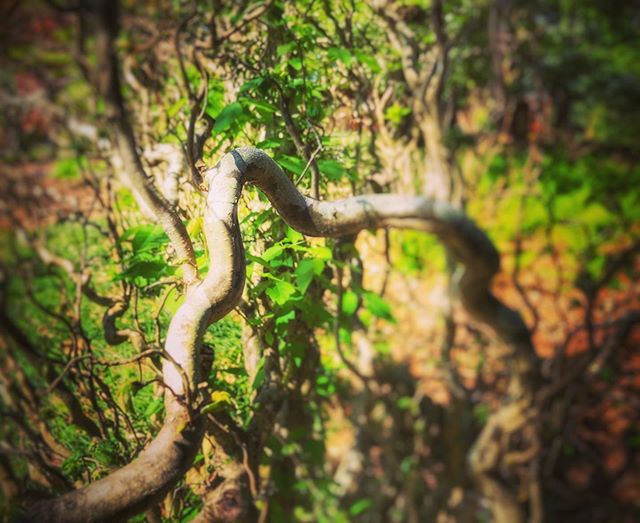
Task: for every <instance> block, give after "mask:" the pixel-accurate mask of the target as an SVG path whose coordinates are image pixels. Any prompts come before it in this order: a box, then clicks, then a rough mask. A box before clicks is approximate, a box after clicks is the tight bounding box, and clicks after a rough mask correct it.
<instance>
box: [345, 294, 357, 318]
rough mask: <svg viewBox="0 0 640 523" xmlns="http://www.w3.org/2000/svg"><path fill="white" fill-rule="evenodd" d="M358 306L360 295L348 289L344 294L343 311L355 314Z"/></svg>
mask: <svg viewBox="0 0 640 523" xmlns="http://www.w3.org/2000/svg"><path fill="white" fill-rule="evenodd" d="M357 308H358V295H357V294H356V293H355V292H353V291H347V292H345V293H344V294H343V295H342V312H344V313H345V314H353V313H354V312H356V309H357Z"/></svg>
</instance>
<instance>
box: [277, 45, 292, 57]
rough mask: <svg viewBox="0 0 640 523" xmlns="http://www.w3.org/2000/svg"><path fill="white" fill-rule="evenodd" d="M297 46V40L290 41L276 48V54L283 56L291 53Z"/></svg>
mask: <svg viewBox="0 0 640 523" xmlns="http://www.w3.org/2000/svg"><path fill="white" fill-rule="evenodd" d="M295 47H296V43H295V42H289V43H286V44H282V45H279V46H278V48H277V49H276V55H278V56H283V55H285V54H287V53H289V52H290V51H292V50H293V49H295Z"/></svg>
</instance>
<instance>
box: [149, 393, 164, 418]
mask: <svg viewBox="0 0 640 523" xmlns="http://www.w3.org/2000/svg"><path fill="white" fill-rule="evenodd" d="M162 407H164V400H163V399H162V398H154V399H153V400H152V401H151V403H149V405H147V408H146V409H145V410H144V416H145V418H149V417H151V416H153V415H154V414H155V413H157V412H160V410H162Z"/></svg>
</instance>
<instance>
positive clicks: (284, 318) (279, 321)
mask: <svg viewBox="0 0 640 523" xmlns="http://www.w3.org/2000/svg"><path fill="white" fill-rule="evenodd" d="M295 317H296V311H295V310H293V309H292V310H290V311H289V312H287V313H286V314H281V315H280V316H278V317H277V318H276V327H277V326H279V325H286V324H287V323H289V322H290V321H291V320H294V319H295Z"/></svg>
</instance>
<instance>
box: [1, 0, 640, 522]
mask: <svg viewBox="0 0 640 523" xmlns="http://www.w3.org/2000/svg"><path fill="white" fill-rule="evenodd" d="M92 6H93V2H85V1H83V0H79V1H74V0H56V1H53V0H51V1H48V2H39V1H35V0H24V1H21V0H16V1H10V0H7V1H5V2H2V7H1V8H0V9H1V14H0V42H1V44H0V60H1V62H0V63H1V64H2V65H1V67H0V107H1V112H0V121H1V122H2V126H1V128H0V147H1V154H2V159H1V161H0V253H1V261H0V284H1V287H0V417H1V419H2V421H1V422H0V487H1V492H0V514H1V515H2V520H3V521H10V520H12V519H13V518H14V517H17V516H18V515H19V514H20V513H21V512H22V511H23V510H24V509H25V507H28V506H29V505H31V504H32V503H34V502H35V501H37V500H39V499H42V498H46V497H50V496H52V495H54V494H57V493H61V492H65V491H68V490H70V489H72V488H77V487H80V486H82V485H85V484H88V483H90V482H91V481H94V480H95V479H98V478H101V477H104V476H105V475H107V474H108V473H109V471H111V470H114V469H115V468H117V467H120V466H122V465H124V464H126V463H128V462H130V461H131V460H132V458H133V457H134V456H135V455H136V454H137V453H138V452H139V451H140V449H142V448H143V447H144V446H145V445H146V444H147V443H148V441H150V439H151V438H152V437H153V435H154V434H155V433H156V432H157V430H158V428H159V427H160V426H161V423H162V417H163V412H164V404H163V399H162V397H163V386H162V381H161V379H160V378H159V376H160V371H159V365H160V358H159V357H158V355H157V352H158V351H159V349H161V348H162V346H163V343H164V337H165V335H166V329H167V326H168V323H169V321H170V319H171V317H172V315H173V313H174V312H175V310H176V309H177V307H178V306H179V305H180V303H181V300H182V299H183V291H184V288H183V285H182V283H181V276H182V273H181V270H182V269H181V268H180V264H181V260H180V258H179V256H178V255H177V254H176V252H175V251H174V250H172V248H171V246H170V245H169V239H168V238H167V236H166V235H165V233H164V232H163V230H162V227H161V226H160V225H158V223H157V220H155V219H154V218H153V213H152V212H150V210H149V209H146V208H144V206H143V207H140V205H138V203H137V202H136V198H135V194H133V192H132V191H131V190H130V189H128V188H127V184H126V183H123V179H125V180H126V174H125V176H124V177H123V174H122V172H123V171H126V165H123V162H122V160H121V159H120V158H119V157H118V155H117V154H116V150H117V147H118V145H117V143H116V142H117V140H115V139H114V133H113V119H114V114H113V110H112V109H111V107H112V105H113V100H112V97H113V91H111V92H110V91H109V90H108V89H107V88H105V86H104V82H102V81H101V78H102V77H103V76H104V63H101V61H100V59H99V56H97V55H98V52H97V46H96V42H95V38H94V36H95V33H94V31H93V29H92V24H91V19H90V13H91V9H92V8H93V7H92ZM114 9H115V3H114ZM118 14H119V27H118V31H117V34H114V35H113V37H114V46H115V50H116V53H117V56H116V61H117V66H118V69H119V77H120V79H119V80H120V81H119V84H120V85H118V86H116V87H117V90H118V92H119V94H120V95H121V98H122V99H121V100H120V101H121V106H120V109H122V111H124V116H122V115H120V116H119V117H122V118H124V120H126V121H127V122H128V125H129V126H130V127H131V128H132V129H133V137H134V138H133V140H134V146H135V149H134V150H135V154H136V155H137V156H138V158H139V161H140V163H141V165H142V168H143V169H144V171H145V173H146V174H147V175H148V176H149V177H150V179H151V180H152V182H153V184H155V187H156V188H157V190H158V191H159V192H160V193H162V195H163V196H164V199H165V200H166V201H167V202H168V205H170V206H171V208H172V209H174V210H175V212H176V213H177V214H178V216H179V217H180V218H181V220H182V222H183V223H184V224H185V226H186V229H187V231H188V232H189V234H190V236H191V239H192V241H193V243H194V247H195V252H196V257H197V262H198V265H199V268H200V270H201V271H202V273H203V274H204V273H206V270H207V268H208V264H209V259H208V253H207V247H209V248H211V246H207V245H206V242H205V240H204V237H203V234H202V218H201V216H202V209H203V202H204V198H203V194H202V192H201V191H200V190H199V189H198V185H199V178H198V176H199V173H200V172H201V170H202V167H203V166H212V165H213V164H215V163H216V162H217V161H218V160H219V159H220V158H221V157H222V155H223V154H224V153H226V152H228V151H229V150H231V149H232V148H233V147H237V146H242V145H253V146H256V147H259V148H261V149H263V150H265V151H266V152H267V153H269V154H270V155H271V156H272V157H273V158H274V159H275V160H276V161H277V162H278V163H279V164H280V165H281V166H282V167H283V169H284V170H285V172H286V173H287V174H288V175H289V176H290V178H291V180H293V181H294V183H295V184H296V185H297V186H298V188H299V189H300V191H301V192H303V193H305V194H308V195H311V196H314V197H316V198H319V199H323V200H334V199H338V198H341V197H347V196H353V195H358V194H370V193H388V192H394V193H401V194H407V195H416V194H419V195H424V196H427V197H430V198H435V199H438V200H442V201H447V202H449V203H450V204H451V205H453V206H455V207H457V208H459V209H461V210H463V211H464V212H466V213H467V214H468V215H469V216H470V217H471V218H472V219H473V220H474V221H475V222H476V223H477V224H478V226H479V227H480V228H481V229H483V230H484V231H486V233H487V234H488V236H489V237H490V238H491V240H492V241H493V242H494V244H495V246H496V248H497V250H498V251H499V252H500V254H501V263H502V265H501V267H502V270H501V272H500V273H499V274H498V275H497V276H496V278H495V279H494V282H493V290H494V292H495V294H496V295H497V297H498V298H499V299H500V300H502V301H503V302H504V303H506V304H507V305H508V306H509V307H511V308H513V309H514V310H516V311H518V312H519V313H520V315H521V316H522V318H523V319H524V321H525V323H526V326H527V327H528V330H529V336H530V340H531V344H530V345H529V336H527V335H525V336H524V338H523V340H524V341H523V343H524V344H525V345H526V346H527V347H528V349H530V350H529V353H527V354H525V355H524V356H522V354H519V353H518V352H517V350H518V349H517V347H516V348H514V344H513V343H511V344H510V343H504V341H501V340H500V338H499V337H498V336H497V335H496V334H495V333H494V332H493V331H492V330H491V329H489V328H487V327H486V326H484V325H482V324H480V323H478V322H476V321H474V320H473V319H471V318H470V316H469V315H468V314H466V313H465V311H464V310H463V308H462V307H461V305H460V303H459V300H458V299H457V296H458V295H457V292H456V282H457V279H456V278H457V277H458V276H459V272H457V271H458V269H457V268H456V267H455V266H454V265H453V264H452V262H451V261H450V259H449V258H448V256H447V254H446V253H445V252H444V250H443V249H442V247H441V246H440V244H439V243H438V241H437V240H436V239H435V237H433V236H431V235H429V234H426V233H422V232H411V231H397V230H380V231H371V232H365V233H362V234H360V235H359V236H358V237H357V238H356V237H353V238H345V239H340V240H325V239H309V238H304V237H303V236H302V235H301V234H299V233H297V232H295V231H293V230H292V229H290V228H289V227H287V225H286V224H285V223H284V222H283V221H282V219H281V218H280V217H279V216H278V215H277V213H275V211H273V210H272V209H271V207H270V205H269V204H268V201H267V200H266V198H265V197H264V196H263V195H261V193H260V192H259V191H257V190H256V189H253V188H246V189H245V192H244V195H243V197H242V200H241V202H240V215H241V216H240V219H241V228H242V233H243V237H244V242H245V247H246V249H247V282H246V290H245V293H244V295H243V300H242V303H241V305H240V306H239V307H238V308H237V309H236V310H234V311H233V312H231V313H230V314H229V315H227V316H226V317H225V318H224V319H222V320H220V321H219V322H217V323H216V324H214V325H213V326H212V327H211V328H210V329H209V331H208V332H207V334H206V336H205V349H204V356H205V359H208V361H209V362H211V361H213V363H212V365H211V370H210V371H208V378H207V381H208V385H209V390H210V391H212V392H213V393H212V395H211V400H212V403H211V404H210V405H212V407H211V408H210V416H209V417H210V419H211V420H213V421H212V422H211V426H210V427H208V430H207V435H206V436H205V439H204V443H203V445H202V449H201V451H200V452H199V454H198V456H197V457H196V461H195V463H194V466H193V468H192V469H191V470H190V471H189V472H188V473H187V475H186V476H185V478H184V480H183V481H181V482H180V483H179V484H178V485H177V486H176V487H175V488H174V489H173V491H172V492H171V493H170V494H169V495H167V496H166V498H165V499H164V500H163V501H162V502H160V503H159V504H158V505H156V506H154V507H151V508H150V509H149V510H148V511H147V512H146V513H145V514H142V515H140V516H138V517H136V518H133V519H132V520H131V521H145V520H146V521H153V522H155V521H185V522H186V521H190V520H191V519H193V518H194V517H195V515H196V514H198V513H199V512H200V510H201V507H202V506H203V503H204V505H205V506H206V505H207V504H208V503H210V500H212V499H213V500H216V499H218V498H217V497H216V496H220V495H223V494H224V493H222V494H221V492H222V491H221V490H220V489H221V488H223V487H224V485H227V484H228V483H227V481H230V480H234V481H235V479H234V478H236V479H237V478H240V479H238V481H240V483H239V484H241V485H244V487H243V488H245V489H247V490H248V491H249V492H247V493H244V494H242V495H241V496H240V497H241V500H240V501H238V500H236V499H234V503H236V502H237V505H238V506H239V507H240V509H239V511H235V512H233V511H232V512H233V514H232V515H227V516H225V515H224V514H217V515H214V516H215V517H214V516H212V518H211V519H210V520H211V521H235V520H238V518H242V517H244V518H246V519H245V520H248V521H258V520H260V521H272V522H289V521H301V522H306V521H308V522H341V521H354V522H405V521H406V522H412V523H413V522H432V521H433V522H438V523H440V522H472V521H473V522H475V521H483V522H484V521H487V522H488V521H498V522H505V523H506V522H508V523H511V522H519V521H523V522H524V521H532V522H541V521H548V522H556V521H571V522H611V523H614V522H633V521H639V520H640V506H639V503H640V418H639V416H640V346H639V341H640V329H639V328H638V323H639V322H640V295H639V293H638V291H639V286H640V283H639V281H638V274H639V271H640V263H639V259H638V254H639V252H640V165H639V163H638V160H639V158H640V60H639V59H638V57H639V56H640V49H639V47H640V40H639V38H638V35H639V34H640V4H639V3H638V2H635V1H615V0H608V1H604V0H582V1H577V0H557V1H542V0H536V1H526V2H525V1H518V0H479V1H471V0H452V1H446V2H444V1H439V0H432V1H429V0H402V1H384V0H375V1H373V2H365V1H360V0H295V1H292V2H283V1H280V0H267V1H266V2H264V1H259V2H252V1H250V0H246V1H237V2H232V1H224V0H211V1H206V2H205V1H202V2H201V1H198V2H189V1H181V0H166V1H164V0H154V1H151V0H149V1H146V2H133V1H130V0H126V1H122V2H120V5H119V13H118ZM112 88H113V86H112ZM182 261H183V260H182ZM154 351H155V352H154ZM142 353H145V354H147V353H149V356H148V357H147V356H144V355H143V356H141V354H142ZM523 362H524V363H523ZM221 426H224V427H226V429H225V430H226V432H224V431H221V429H220V427H221ZM221 432H224V433H221ZM245 441H249V442H251V445H252V446H251V450H252V451H251V456H252V457H251V460H249V461H250V463H249V464H247V460H246V459H245V457H246V452H247V449H246V445H245V444H244V443H242V442H245ZM247 445H248V443H247ZM247 478H249V479H248V480H247ZM247 485H248V486H247ZM203 500H204V501H203ZM234 506H235V505H234ZM225 517H226V518H227V519H224V518H225ZM216 518H218V519H216Z"/></svg>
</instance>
